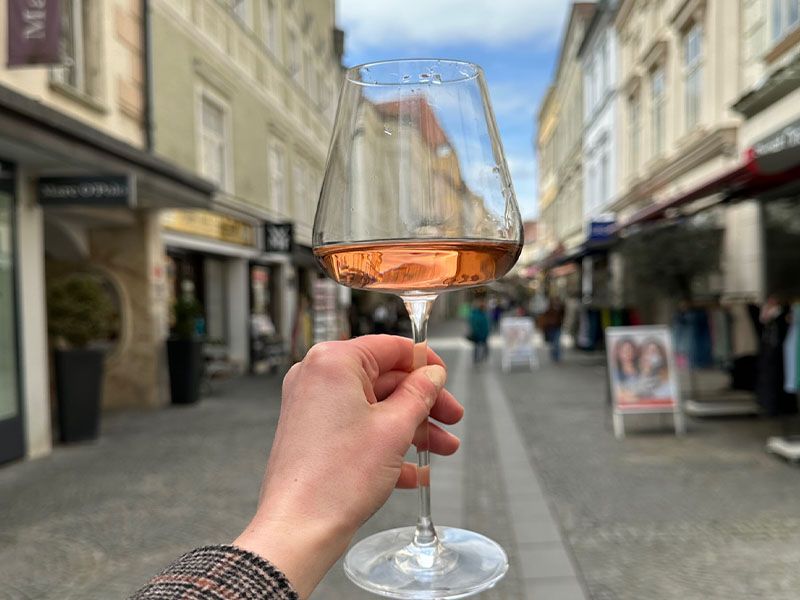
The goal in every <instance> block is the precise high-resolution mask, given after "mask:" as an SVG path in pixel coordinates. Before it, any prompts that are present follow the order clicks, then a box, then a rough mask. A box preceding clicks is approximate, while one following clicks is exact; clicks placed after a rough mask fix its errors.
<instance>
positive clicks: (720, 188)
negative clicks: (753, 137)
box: [616, 148, 800, 232]
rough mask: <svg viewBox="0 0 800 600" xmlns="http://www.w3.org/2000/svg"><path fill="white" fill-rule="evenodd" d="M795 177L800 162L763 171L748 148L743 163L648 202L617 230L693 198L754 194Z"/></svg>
mask: <svg viewBox="0 0 800 600" xmlns="http://www.w3.org/2000/svg"><path fill="white" fill-rule="evenodd" d="M798 180H800V165H795V166H794V167H792V168H790V169H787V170H785V171H781V172H779V173H768V172H764V170H762V169H761V168H760V167H759V164H758V161H757V160H756V157H755V152H754V151H753V149H752V148H750V149H748V150H747V152H745V156H744V161H743V162H742V164H740V165H738V166H737V167H735V168H733V169H731V170H730V171H728V172H726V173H723V174H722V175H719V176H717V177H715V178H714V179H711V180H709V181H706V182H705V183H702V184H700V185H698V186H697V187H695V188H694V189H692V190H689V191H688V192H686V193H684V194H681V195H679V196H676V197H674V198H671V199H669V200H667V201H665V202H659V203H658V204H653V205H651V206H647V207H645V208H643V209H641V210H639V211H637V212H635V213H634V214H633V215H631V216H630V217H629V218H628V219H626V220H625V221H624V222H622V223H620V224H619V225H618V226H617V228H616V232H619V231H622V230H624V229H627V228H628V227H631V226H633V225H638V224H641V223H646V222H649V221H657V220H659V219H662V218H664V216H665V214H666V213H667V212H668V211H671V210H674V209H677V208H680V207H682V206H685V205H686V204H689V203H690V202H694V201H695V200H700V199H701V198H707V197H709V196H713V195H714V194H719V195H720V198H719V200H720V201H724V200H730V199H732V198H742V197H746V196H751V197H756V196H758V195H759V194H761V193H763V192H765V191H768V190H771V189H774V188H778V187H780V186H782V185H786V184H788V183H792V182H795V181H798Z"/></svg>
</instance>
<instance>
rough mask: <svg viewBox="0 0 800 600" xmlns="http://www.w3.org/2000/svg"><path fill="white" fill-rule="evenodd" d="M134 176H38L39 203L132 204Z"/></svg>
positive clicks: (134, 197) (133, 198) (56, 204)
mask: <svg viewBox="0 0 800 600" xmlns="http://www.w3.org/2000/svg"><path fill="white" fill-rule="evenodd" d="M135 192H136V190H135V184H134V180H133V178H131V177H127V176H125V175H98V176H87V177H40V178H39V182H38V196H39V204H41V205H43V206H118V207H133V206H134V205H135V204H136V193H135Z"/></svg>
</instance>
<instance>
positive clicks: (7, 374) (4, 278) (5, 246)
mask: <svg viewBox="0 0 800 600" xmlns="http://www.w3.org/2000/svg"><path fill="white" fill-rule="evenodd" d="M10 173H11V174H12V176H10V177H9V176H8V175H9V174H10ZM13 192H14V180H13V172H10V171H9V170H7V168H6V165H4V164H2V163H0V463H2V462H6V461H9V460H14V459H16V458H21V457H22V456H23V455H24V454H25V442H24V439H23V435H22V417H21V415H20V393H19V392H20V389H19V360H18V358H19V356H18V344H17V298H16V285H15V283H16V275H15V270H14V267H15V250H14V248H15V243H14V196H13Z"/></svg>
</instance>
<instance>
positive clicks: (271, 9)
mask: <svg viewBox="0 0 800 600" xmlns="http://www.w3.org/2000/svg"><path fill="white" fill-rule="evenodd" d="M261 19H262V21H263V31H262V35H263V36H264V43H265V44H266V45H267V48H269V51H270V52H272V54H273V55H275V56H276V57H277V56H278V54H279V49H280V47H281V40H280V35H281V34H280V31H281V23H280V16H279V15H278V6H277V4H276V0H264V2H263V4H262V5H261Z"/></svg>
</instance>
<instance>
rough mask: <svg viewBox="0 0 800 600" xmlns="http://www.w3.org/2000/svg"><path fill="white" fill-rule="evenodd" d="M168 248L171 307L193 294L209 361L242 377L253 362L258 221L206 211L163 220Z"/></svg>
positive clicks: (165, 216)
mask: <svg viewBox="0 0 800 600" xmlns="http://www.w3.org/2000/svg"><path fill="white" fill-rule="evenodd" d="M161 228H162V233H161V237H162V240H163V243H164V246H165V248H166V257H167V258H166V265H167V280H168V292H169V293H168V297H167V307H168V309H170V310H171V307H172V306H173V305H174V303H175V301H176V299H177V298H178V297H179V296H180V295H181V294H184V293H191V294H193V295H194V297H195V299H196V300H197V301H198V302H199V303H200V306H201V307H202V311H203V322H202V324H201V325H200V328H201V331H200V334H201V335H202V336H203V338H204V339H205V340H206V344H205V352H206V355H207V360H208V361H209V362H212V363H213V365H214V369H216V370H219V371H223V370H224V371H228V372H230V373H241V372H243V371H245V370H246V369H248V368H249V366H250V364H251V328H252V323H251V321H252V320H251V318H250V303H251V295H252V291H251V284H252V269H251V261H253V260H256V259H259V258H260V257H261V254H262V253H261V251H260V249H259V240H258V222H257V221H256V220H255V219H250V218H247V217H240V216H232V215H228V214H223V213H218V212H211V211H205V210H195V211H167V212H164V213H163V214H162V216H161Z"/></svg>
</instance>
